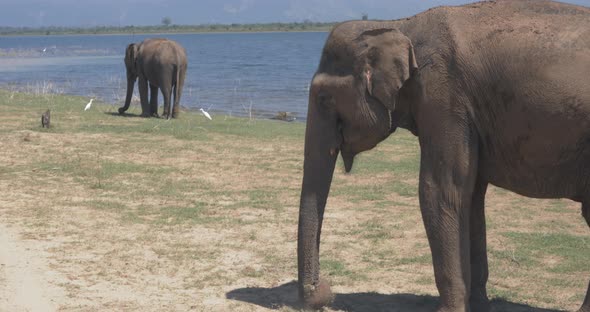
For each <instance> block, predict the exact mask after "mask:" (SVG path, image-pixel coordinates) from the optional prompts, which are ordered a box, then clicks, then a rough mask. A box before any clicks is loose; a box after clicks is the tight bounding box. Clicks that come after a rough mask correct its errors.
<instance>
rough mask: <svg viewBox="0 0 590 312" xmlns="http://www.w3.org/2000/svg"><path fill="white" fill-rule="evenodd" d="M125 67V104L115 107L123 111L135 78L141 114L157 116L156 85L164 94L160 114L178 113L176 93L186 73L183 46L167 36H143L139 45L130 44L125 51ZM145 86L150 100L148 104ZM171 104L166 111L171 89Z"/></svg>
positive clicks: (179, 92) (173, 114) (179, 91)
mask: <svg viewBox="0 0 590 312" xmlns="http://www.w3.org/2000/svg"><path fill="white" fill-rule="evenodd" d="M125 67H126V69H127V96H126V97H125V106H123V107H121V108H119V114H123V113H124V112H125V111H127V109H128V108H129V104H130V103H131V96H132V95H133V87H134V86H135V80H137V79H139V82H138V85H139V98H140V101H141V116H143V117H150V116H156V117H157V116H158V88H159V89H160V90H161V91H162V96H163V97H164V114H163V116H164V117H166V118H168V119H170V117H172V118H176V117H177V116H178V112H179V107H180V96H181V94H182V87H183V85H184V78H185V75H186V68H187V61H186V52H185V50H184V48H183V47H182V46H181V45H180V44H178V43H177V42H175V41H172V40H168V39H160V38H155V39H146V40H144V41H143V42H141V43H139V44H135V43H132V44H130V45H128V46H127V49H126V50H125ZM148 86H149V90H150V101H149V104H148ZM173 91H174V107H173V109H172V111H171V110H170V104H171V97H172V94H173V93H172V92H173Z"/></svg>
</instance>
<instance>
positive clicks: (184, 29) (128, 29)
mask: <svg viewBox="0 0 590 312" xmlns="http://www.w3.org/2000/svg"><path fill="white" fill-rule="evenodd" d="M334 25H336V23H335V22H329V23H268V24H212V25H171V26H124V27H116V26H97V27H41V28H29V27H0V36H43V35H48V36H49V35H115V34H121V35H140V34H192V33H257V32H318V31H319V32H325V31H330V29H331V28H332V27H333V26H334Z"/></svg>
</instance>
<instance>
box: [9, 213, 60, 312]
mask: <svg viewBox="0 0 590 312" xmlns="http://www.w3.org/2000/svg"><path fill="white" fill-rule="evenodd" d="M42 254H43V252H42V251H41V250H39V248H38V247H37V248H35V247H34V243H33V242H25V241H23V240H21V239H19V236H18V234H17V233H16V232H15V231H14V230H13V229H12V228H9V227H8V226H6V225H5V224H2V223H0V311H2V312H4V311H15V312H16V311H18V312H20V311H35V312H36V311H56V310H57V308H58V303H57V302H59V301H58V298H60V297H61V296H63V292H62V290H61V289H59V288H58V287H57V286H54V285H52V284H50V283H49V281H48V274H49V273H50V270H49V269H48V265H47V260H46V259H44V258H43V257H42Z"/></svg>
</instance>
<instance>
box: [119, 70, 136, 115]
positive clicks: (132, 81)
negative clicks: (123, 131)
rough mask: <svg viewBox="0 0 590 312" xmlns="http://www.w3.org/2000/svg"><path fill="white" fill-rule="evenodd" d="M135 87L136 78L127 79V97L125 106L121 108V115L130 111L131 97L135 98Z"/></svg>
mask: <svg viewBox="0 0 590 312" xmlns="http://www.w3.org/2000/svg"><path fill="white" fill-rule="evenodd" d="M134 86H135V78H134V79H130V78H127V96H125V105H124V106H123V107H119V114H123V113H124V112H126V111H127V110H128V109H129V104H131V97H132V96H133V87H134Z"/></svg>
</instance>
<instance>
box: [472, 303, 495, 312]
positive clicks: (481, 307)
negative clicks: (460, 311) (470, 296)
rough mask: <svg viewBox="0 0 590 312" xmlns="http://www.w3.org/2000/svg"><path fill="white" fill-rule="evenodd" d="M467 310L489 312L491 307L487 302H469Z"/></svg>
mask: <svg viewBox="0 0 590 312" xmlns="http://www.w3.org/2000/svg"><path fill="white" fill-rule="evenodd" d="M469 308H470V309H471V311H472V312H475V311H477V312H490V311H492V306H491V305H490V302H489V301H488V300H486V301H478V302H473V301H472V302H470V303H469Z"/></svg>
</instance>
